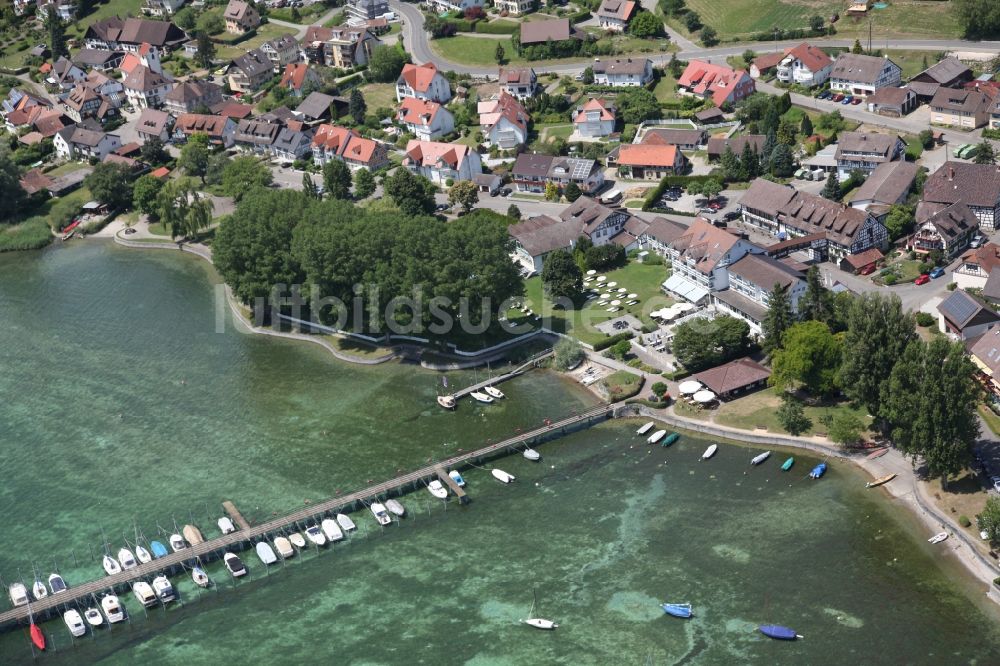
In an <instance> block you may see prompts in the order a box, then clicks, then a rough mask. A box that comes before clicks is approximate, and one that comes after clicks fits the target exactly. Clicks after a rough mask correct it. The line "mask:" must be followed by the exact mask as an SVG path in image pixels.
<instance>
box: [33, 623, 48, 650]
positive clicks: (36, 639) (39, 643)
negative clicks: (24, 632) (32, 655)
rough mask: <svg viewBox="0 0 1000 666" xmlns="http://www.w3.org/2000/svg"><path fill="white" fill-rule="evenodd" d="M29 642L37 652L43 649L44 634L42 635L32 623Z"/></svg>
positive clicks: (39, 628)
mask: <svg viewBox="0 0 1000 666" xmlns="http://www.w3.org/2000/svg"><path fill="white" fill-rule="evenodd" d="M31 642H32V643H34V644H35V647H36V648H38V649H39V650H44V649H45V634H43V633H42V629H41V627H39V626H38V625H37V624H35V623H34V622H32V623H31Z"/></svg>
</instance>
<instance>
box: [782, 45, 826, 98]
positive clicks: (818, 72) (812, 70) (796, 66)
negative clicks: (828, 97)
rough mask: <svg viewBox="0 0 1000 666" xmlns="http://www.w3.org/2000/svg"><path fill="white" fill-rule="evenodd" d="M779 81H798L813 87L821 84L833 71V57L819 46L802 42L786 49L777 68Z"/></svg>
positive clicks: (801, 84)
mask: <svg viewBox="0 0 1000 666" xmlns="http://www.w3.org/2000/svg"><path fill="white" fill-rule="evenodd" d="M775 71H776V73H777V76H778V80H779V81H783V82H784V83H797V84H799V85H800V86H806V87H807V88H811V87H813V86H821V85H823V84H824V83H826V80H827V79H829V78H830V72H832V71H833V58H831V57H830V56H828V55H827V54H826V52H825V51H824V50H823V49H821V48H819V47H817V46H812V45H811V44H808V43H807V42H802V43H801V44H799V45H798V46H796V47H795V48H791V49H788V50H787V51H785V57H784V58H782V59H781V61H780V62H779V63H778V66H777V68H776V70H775Z"/></svg>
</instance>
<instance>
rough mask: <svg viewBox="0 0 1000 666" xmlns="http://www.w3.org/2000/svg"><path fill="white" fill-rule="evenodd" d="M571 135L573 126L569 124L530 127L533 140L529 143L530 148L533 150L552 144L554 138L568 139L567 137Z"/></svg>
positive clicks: (543, 124) (539, 124) (540, 124)
mask: <svg viewBox="0 0 1000 666" xmlns="http://www.w3.org/2000/svg"><path fill="white" fill-rule="evenodd" d="M572 133H573V125H571V124H568V123H567V124H559V125H546V124H545V123H538V124H537V125H534V126H533V127H532V135H533V136H534V139H533V140H532V141H531V144H532V145H531V146H530V147H531V148H535V147H537V146H539V145H542V144H545V143H552V142H553V141H554V140H555V139H556V138H560V139H568V138H569V135H570V134H572Z"/></svg>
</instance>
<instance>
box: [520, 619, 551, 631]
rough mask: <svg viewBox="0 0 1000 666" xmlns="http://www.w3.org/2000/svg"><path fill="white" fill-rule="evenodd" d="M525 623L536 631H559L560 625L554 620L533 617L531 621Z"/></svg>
mask: <svg viewBox="0 0 1000 666" xmlns="http://www.w3.org/2000/svg"><path fill="white" fill-rule="evenodd" d="M524 623H525V624H526V625H528V626H529V627H534V628H535V629H547V630H551V629H557V628H559V625H558V624H556V623H555V622H553V621H552V620H545V619H542V618H540V617H533V618H531V619H530V620H525V621H524Z"/></svg>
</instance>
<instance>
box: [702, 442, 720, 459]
mask: <svg viewBox="0 0 1000 666" xmlns="http://www.w3.org/2000/svg"><path fill="white" fill-rule="evenodd" d="M718 450H719V445H718V444H712V445H711V446H710V447H708V448H707V449H705V452H704V453H703V454H701V459H702V460H708V459H709V458H711V457H712V456H714V455H715V452H716V451H718Z"/></svg>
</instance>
